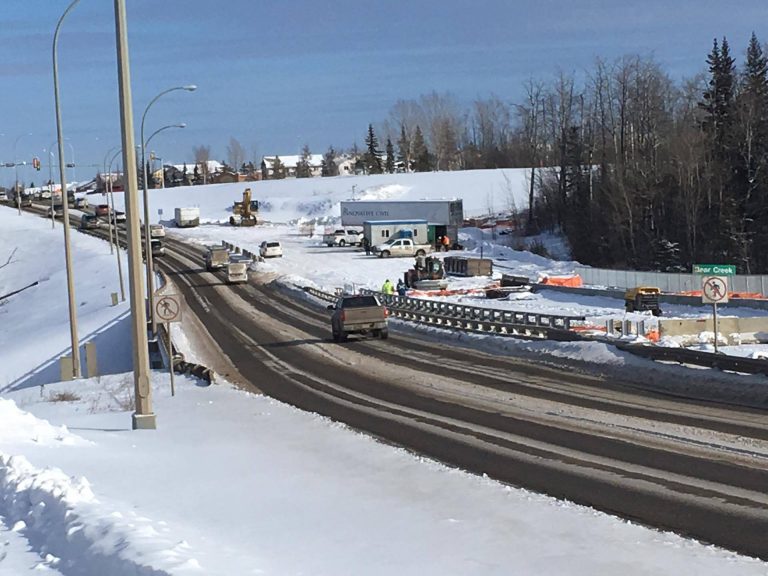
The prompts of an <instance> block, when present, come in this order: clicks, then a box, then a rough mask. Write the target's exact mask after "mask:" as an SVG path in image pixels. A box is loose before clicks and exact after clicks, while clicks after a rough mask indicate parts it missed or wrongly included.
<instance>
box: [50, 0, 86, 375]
mask: <svg viewBox="0 0 768 576" xmlns="http://www.w3.org/2000/svg"><path fill="white" fill-rule="evenodd" d="M78 2H80V0H72V2H71V3H70V5H69V6H67V9H66V10H65V11H64V13H63V14H62V15H61V18H59V21H58V23H57V24H56V32H55V33H54V34H53V94H54V100H55V102H56V135H57V137H58V141H59V175H60V176H61V194H62V198H63V208H64V210H63V216H62V220H63V223H64V259H65V261H66V266H67V294H68V299H69V331H70V337H71V340H72V377H73V378H80V343H79V340H78V338H77V308H76V306H75V283H74V278H73V272H72V250H71V247H70V242H69V202H67V196H66V194H67V175H66V174H65V173H64V162H62V158H64V133H63V130H62V127H61V106H60V104H59V57H58V53H57V46H58V43H59V30H60V29H61V24H62V22H64V18H66V16H67V14H69V12H70V11H71V10H72V9H73V8H74V7H75V6H76V5H77V3H78Z"/></svg>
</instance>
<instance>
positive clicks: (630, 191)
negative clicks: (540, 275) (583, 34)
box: [360, 34, 768, 273]
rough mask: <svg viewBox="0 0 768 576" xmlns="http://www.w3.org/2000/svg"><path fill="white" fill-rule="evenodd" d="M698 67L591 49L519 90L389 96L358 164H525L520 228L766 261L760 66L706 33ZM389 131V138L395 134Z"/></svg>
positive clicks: (583, 248) (414, 167)
mask: <svg viewBox="0 0 768 576" xmlns="http://www.w3.org/2000/svg"><path fill="white" fill-rule="evenodd" d="M706 62H707V65H708V70H707V72H706V73H702V74H700V75H698V76H696V77H694V78H692V79H686V80H683V81H681V82H679V83H676V82H675V81H673V80H672V79H671V78H670V77H669V76H668V75H667V74H666V73H665V72H664V70H662V68H661V67H660V65H659V64H658V63H656V62H655V61H654V60H653V59H652V58H646V57H641V56H626V57H623V58H620V59H618V60H617V61H615V62H612V63H608V62H605V61H602V60H598V61H597V62H596V63H595V65H594V67H593V68H592V69H591V70H589V71H587V74H586V75H585V79H584V80H581V81H578V82H577V80H576V78H575V76H574V75H573V74H571V75H568V74H564V73H561V74H559V75H558V76H557V77H556V78H555V80H554V81H552V82H549V83H543V82H536V81H534V80H530V81H529V82H527V84H526V86H525V98H524V101H523V102H520V103H516V104H509V105H508V104H506V103H504V102H503V101H502V100H500V99H499V98H496V97H493V98H489V99H484V100H477V101H475V102H474V103H473V104H472V106H471V107H470V108H469V110H466V109H464V110H462V109H461V108H460V107H459V106H458V105H457V104H456V103H455V101H454V99H453V98H452V97H451V96H450V95H439V94H437V93H432V94H429V95H426V96H422V97H421V98H420V99H418V100H415V101H406V100H403V101H399V102H397V103H396V104H395V105H394V107H393V108H392V109H391V111H390V114H389V117H388V118H387V119H386V120H385V121H384V122H383V123H382V124H381V127H380V129H379V130H380V133H381V134H383V135H386V140H387V147H386V150H385V152H384V153H382V152H381V151H380V150H379V143H378V138H377V136H376V134H375V132H374V128H373V126H372V125H369V126H368V131H367V134H366V138H365V143H366V149H365V152H364V153H363V154H362V155H361V161H360V164H361V169H362V171H363V172H365V173H371V174H375V173H380V172H382V171H384V172H393V171H403V170H407V171H427V170H466V169H479V168H514V167H526V168H530V174H529V179H528V186H529V187H528V195H527V196H528V198H527V206H525V207H518V208H522V209H523V211H524V212H525V216H526V225H527V229H528V231H529V232H536V231H539V230H542V229H558V230H560V231H562V232H563V233H564V234H565V236H566V237H567V238H568V240H569V243H570V245H571V249H572V254H573V257H574V258H575V259H577V260H579V261H581V262H583V263H586V264H591V265H598V266H608V267H625V266H626V267H632V268H636V269H655V270H667V271H672V270H689V269H690V266H691V264H692V263H694V262H715V263H735V264H736V265H737V268H738V269H739V271H740V272H741V273H768V218H767V216H768V64H767V61H766V56H765V52H764V48H763V47H762V46H761V44H760V42H759V41H758V39H757V37H756V36H755V35H754V34H753V35H752V37H751V39H750V40H749V44H748V46H747V50H746V56H745V59H744V63H743V65H742V66H740V67H739V66H737V64H736V61H735V59H734V57H733V55H732V53H731V49H730V45H729V43H728V41H727V39H725V38H723V39H722V40H721V41H718V40H715V41H714V43H713V46H712V49H711V51H710V53H709V55H708V57H707V59H706ZM392 140H394V141H395V142H396V148H397V149H396V150H395V146H394V145H393V144H392Z"/></svg>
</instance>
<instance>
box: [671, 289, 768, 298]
mask: <svg viewBox="0 0 768 576" xmlns="http://www.w3.org/2000/svg"><path fill="white" fill-rule="evenodd" d="M678 294H680V295H681V296H695V297H696V298H701V290H684V291H682V292H678ZM728 298H749V299H754V300H765V296H763V295H762V294H761V293H760V292H728Z"/></svg>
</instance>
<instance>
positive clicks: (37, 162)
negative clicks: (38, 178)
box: [32, 156, 40, 170]
mask: <svg viewBox="0 0 768 576" xmlns="http://www.w3.org/2000/svg"><path fill="white" fill-rule="evenodd" d="M32 167H33V168H34V169H35V170H40V158H38V157H37V156H35V157H34V158H32Z"/></svg>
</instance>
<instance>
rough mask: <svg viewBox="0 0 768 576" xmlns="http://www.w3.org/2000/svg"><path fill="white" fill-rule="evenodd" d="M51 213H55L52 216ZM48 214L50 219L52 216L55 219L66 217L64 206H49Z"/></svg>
mask: <svg viewBox="0 0 768 576" xmlns="http://www.w3.org/2000/svg"><path fill="white" fill-rule="evenodd" d="M51 212H53V214H51ZM46 214H48V218H50V217H51V216H53V217H54V218H61V217H62V216H64V204H55V205H54V206H53V207H52V208H51V207H50V206H49V207H48V211H47V212H46Z"/></svg>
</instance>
